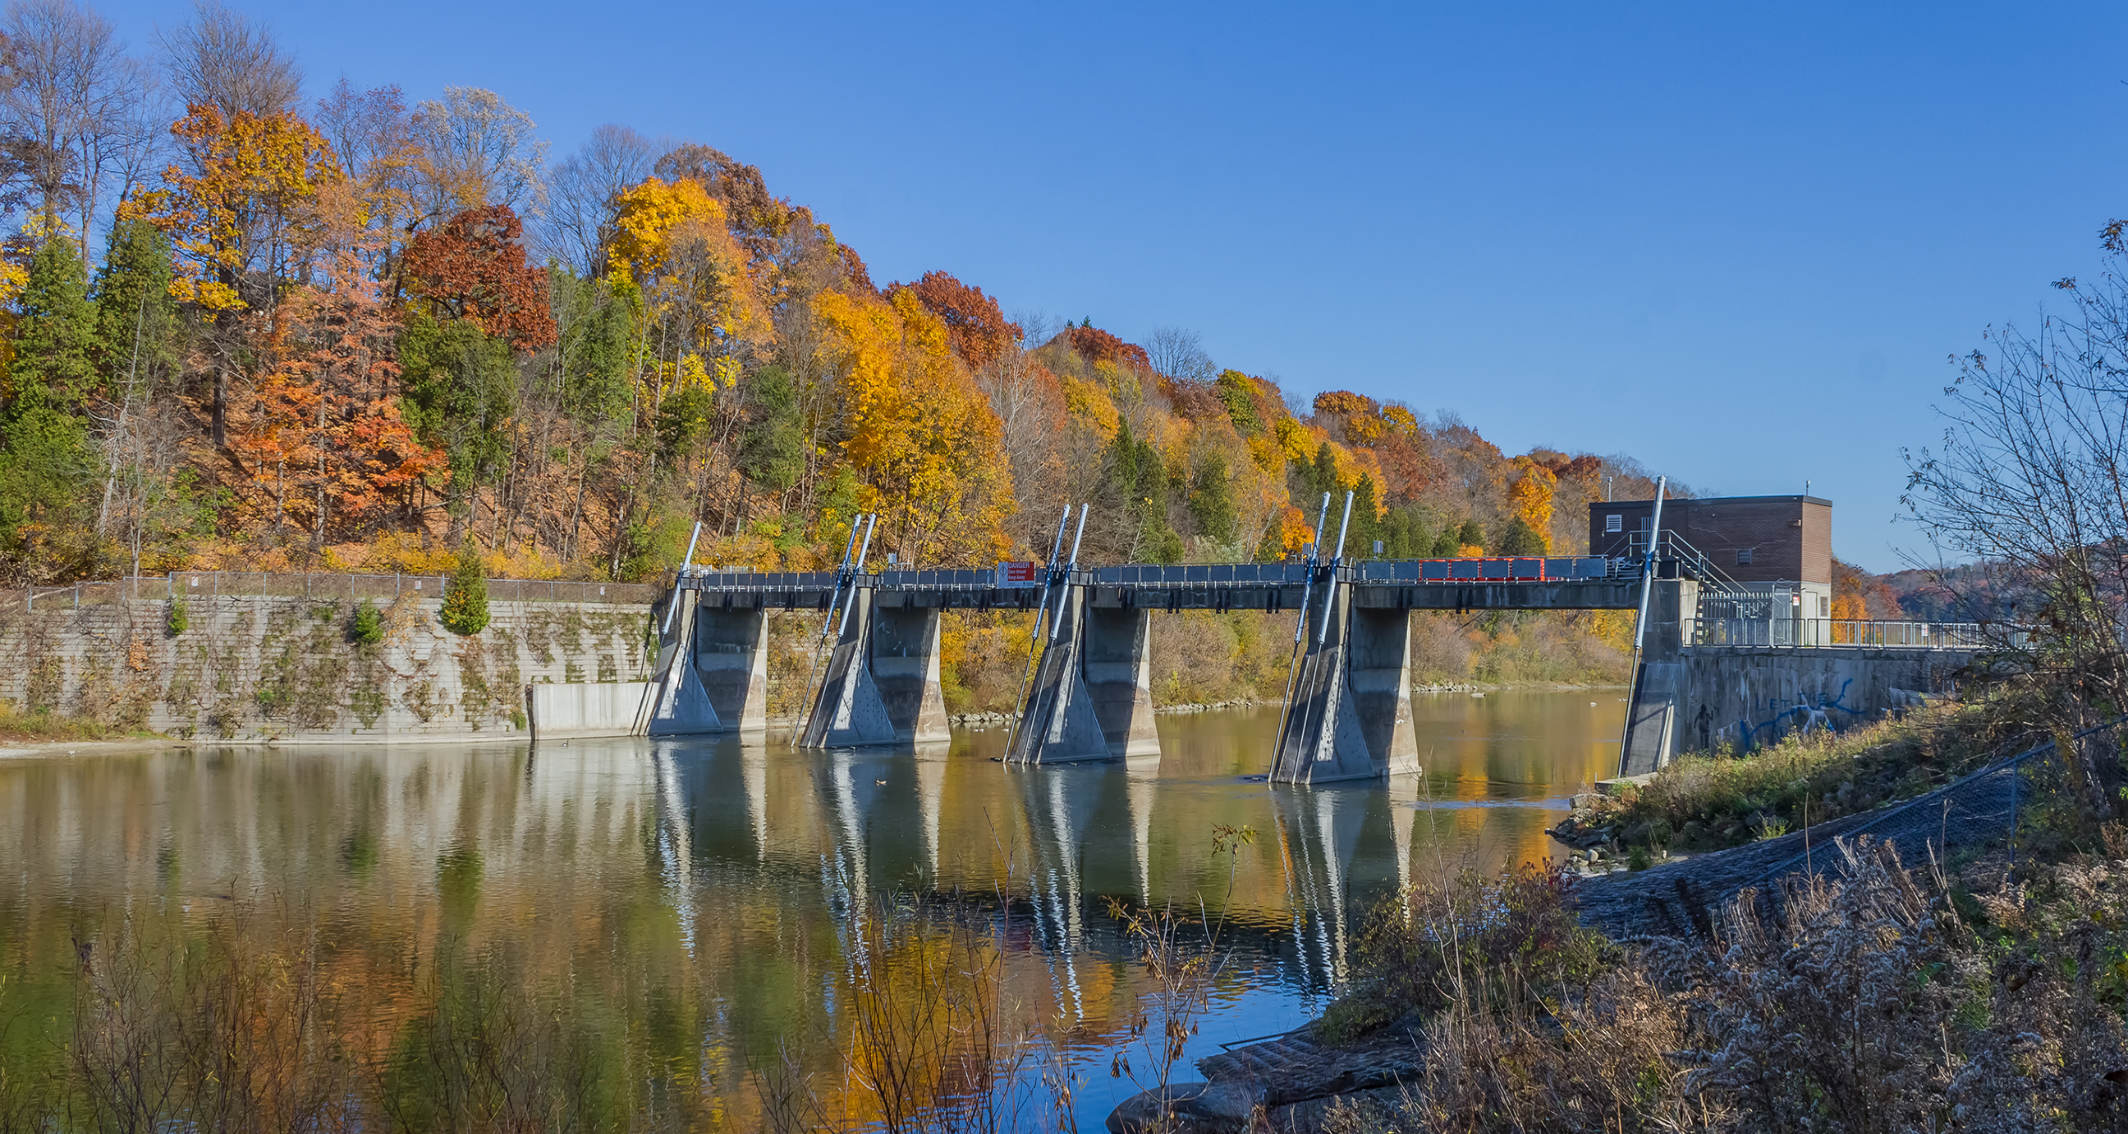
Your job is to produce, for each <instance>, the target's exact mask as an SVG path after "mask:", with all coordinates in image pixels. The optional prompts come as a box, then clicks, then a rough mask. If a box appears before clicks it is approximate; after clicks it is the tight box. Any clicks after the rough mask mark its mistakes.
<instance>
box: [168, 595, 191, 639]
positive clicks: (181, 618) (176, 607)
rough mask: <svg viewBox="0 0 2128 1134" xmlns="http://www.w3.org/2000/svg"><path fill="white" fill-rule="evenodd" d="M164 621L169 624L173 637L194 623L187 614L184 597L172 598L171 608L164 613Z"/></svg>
mask: <svg viewBox="0 0 2128 1134" xmlns="http://www.w3.org/2000/svg"><path fill="white" fill-rule="evenodd" d="M164 622H165V624H166V625H168V626H169V628H170V636H171V637H172V638H175V637H177V636H178V635H179V634H182V633H184V632H185V627H187V626H190V625H191V624H192V621H191V619H190V618H188V617H187V616H186V611H185V600H184V599H181V598H174V599H171V600H170V610H169V612H168V613H167V614H165V615H164Z"/></svg>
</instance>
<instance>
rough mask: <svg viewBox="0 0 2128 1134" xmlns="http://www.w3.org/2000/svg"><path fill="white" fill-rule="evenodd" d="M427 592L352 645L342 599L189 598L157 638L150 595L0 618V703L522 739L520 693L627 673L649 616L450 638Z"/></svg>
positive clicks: (628, 611) (561, 606)
mask: <svg viewBox="0 0 2128 1134" xmlns="http://www.w3.org/2000/svg"><path fill="white" fill-rule="evenodd" d="M442 605H443V604H442V601H441V599H440V597H438V598H429V597H425V596H424V597H420V598H416V597H413V596H411V595H408V596H406V597H402V598H400V599H397V600H393V601H388V602H381V603H378V604H377V609H378V611H379V613H380V614H381V615H382V623H383V639H382V641H380V642H377V643H375V644H367V645H366V644H362V643H358V642H356V641H355V640H354V639H353V636H352V634H351V632H350V631H351V626H352V622H353V618H354V610H355V604H354V603H353V602H350V601H347V600H344V599H343V600H315V599H306V598H285V597H264V596H229V595H225V596H221V597H209V596H199V595H195V596H194V597H193V598H191V599H190V600H188V601H187V603H186V606H185V622H186V626H185V628H184V630H183V631H182V632H179V633H173V632H172V631H171V625H170V604H169V602H168V601H167V600H164V599H161V598H152V599H151V598H141V599H130V598H117V599H112V600H110V601H104V602H98V603H94V604H90V605H84V606H81V607H79V608H75V607H72V606H69V605H68V604H67V603H66V602H65V601H64V600H63V599H54V600H45V601H40V602H39V603H38V604H37V605H36V607H35V608H34V609H24V608H22V607H20V606H16V607H13V608H12V609H7V610H4V611H0V699H4V700H6V701H7V702H9V703H10V704H12V705H13V706H14V707H15V708H16V709H17V710H20V711H30V712H36V711H48V712H56V713H58V714H61V715H64V716H71V717H83V718H89V719H93V720H97V721H100V722H102V723H105V724H108V725H111V726H113V727H116V728H120V729H127V730H135V729H152V730H154V731H156V732H162V733H167V734H169V735H172V736H179V737H201V738H213V739H225V740H298V739H318V740H328V739H329V740H358V741H372V740H380V741H381V740H399V739H414V738H420V739H444V738H460V739H467V740H472V739H493V738H496V737H512V736H522V735H524V730H525V723H526V722H525V695H524V689H525V686H526V685H528V684H532V683H537V682H553V683H557V684H564V683H568V684H576V683H586V682H618V681H641V680H645V679H646V678H647V677H648V673H649V668H650V660H651V659H650V657H649V654H648V652H647V650H646V648H645V643H646V630H647V628H648V621H647V620H648V617H649V612H648V609H647V608H646V607H643V606H639V605H632V604H612V605H606V604H590V603H587V604H581V605H579V604H575V603H568V602H493V601H491V602H490V603H489V607H488V609H489V611H490V614H491V616H492V618H491V621H490V622H489V625H488V627H487V629H485V630H483V631H481V632H480V633H479V634H475V635H473V636H471V637H464V638H461V637H459V636H458V635H456V634H452V633H450V632H449V631H447V630H445V629H444V628H443V627H442V626H441V625H439V624H438V623H437V621H436V614H437V611H438V609H439V608H440V607H441V606H442Z"/></svg>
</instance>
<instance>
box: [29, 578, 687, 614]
mask: <svg viewBox="0 0 2128 1134" xmlns="http://www.w3.org/2000/svg"><path fill="white" fill-rule="evenodd" d="M448 581H449V577H448V576H444V575H366V574H337V573H326V572H316V571H313V572H295V571H287V572H284V571H176V572H172V573H171V574H169V575H141V576H136V577H132V578H125V579H114V580H108V581H103V582H91V583H72V584H69V585H67V586H64V587H31V588H28V589H26V590H12V591H0V609H23V610H38V609H46V608H51V607H60V608H69V609H77V610H78V609H81V608H84V607H95V606H109V605H113V604H117V603H123V602H133V601H144V600H145V601H152V600H156V599H169V598H180V597H182V598H184V599H187V600H188V601H190V600H201V599H209V600H211V599H214V598H219V597H222V596H225V595H226V596H229V597H246V598H289V599H312V600H316V601H359V600H362V599H370V600H372V601H377V602H391V601H394V600H396V599H399V598H401V597H413V598H420V597H423V596H436V597H441V596H442V594H443V588H444V584H445V583H446V582H448ZM665 591H666V587H665V585H664V584H660V583H601V582H595V581H593V582H583V581H576V580H561V579H489V580H488V601H490V602H556V603H572V604H576V605H580V606H581V605H593V604H618V605H624V606H648V605H650V604H651V603H653V602H656V601H657V600H658V599H660V598H662V597H664V594H665Z"/></svg>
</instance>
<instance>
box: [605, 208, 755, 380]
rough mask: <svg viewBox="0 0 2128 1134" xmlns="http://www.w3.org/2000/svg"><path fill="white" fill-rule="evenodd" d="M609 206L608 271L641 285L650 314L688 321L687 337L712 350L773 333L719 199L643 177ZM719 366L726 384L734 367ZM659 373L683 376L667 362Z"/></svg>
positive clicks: (684, 330) (618, 279) (618, 278)
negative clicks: (610, 226) (610, 213)
mask: <svg viewBox="0 0 2128 1134" xmlns="http://www.w3.org/2000/svg"><path fill="white" fill-rule="evenodd" d="M614 209H615V212H614V221H613V236H612V238H611V239H610V240H609V241H608V243H607V246H606V267H607V272H608V274H609V275H610V276H611V277H612V278H613V279H614V281H615V282H617V283H622V284H630V283H632V284H635V285H636V286H638V287H640V288H641V289H642V293H643V299H644V302H645V304H646V305H647V306H648V307H649V308H650V310H651V313H652V314H653V315H654V316H656V317H657V318H660V319H670V320H676V321H678V322H680V323H683V324H685V326H684V327H682V328H681V330H682V333H683V335H684V336H685V338H686V339H687V340H688V341H692V342H697V343H702V344H705V345H708V344H714V346H715V349H717V350H721V349H722V348H723V347H725V346H727V345H729V344H732V343H734V342H737V341H739V340H746V341H749V342H753V343H767V342H770V341H772V340H773V339H774V337H775V335H774V328H773V324H771V323H770V321H769V317H768V311H767V309H766V307H764V306H763V304H762V302H761V298H760V289H759V288H758V287H756V286H755V282H754V280H753V278H752V277H751V276H749V275H748V274H747V270H746V269H747V257H746V252H745V250H743V249H742V248H740V247H739V242H738V241H736V240H734V239H733V238H732V234H731V230H730V229H729V228H728V227H727V226H726V224H725V209H724V205H723V203H722V202H720V201H718V200H716V199H715V198H713V197H711V196H710V195H709V194H708V192H706V191H705V190H704V189H703V188H702V186H701V185H700V184H699V183H697V182H695V181H691V180H684V179H683V180H680V181H664V180H661V179H659V178H656V177H651V178H646V179H644V180H643V182H642V183H641V184H638V185H637V186H635V187H634V188H632V189H629V190H628V191H626V192H624V193H622V194H621V195H620V196H619V197H618V198H616V199H615V201H614ZM697 365H698V366H699V365H701V363H700V360H697ZM711 369H713V370H714V369H717V368H716V367H715V366H714V364H712V365H711ZM723 369H724V371H726V372H728V373H719V375H718V379H719V381H718V383H717V384H719V385H728V384H729V383H726V382H724V381H723V380H722V379H723V378H725V377H727V376H728V374H735V373H736V370H735V369H733V368H732V367H730V366H727V367H725V368H723ZM660 373H661V375H663V376H664V377H666V378H668V379H674V380H677V379H681V378H683V377H684V376H683V375H681V374H680V373H678V371H677V370H675V369H674V368H671V367H666V368H663V369H662V370H661V371H660Z"/></svg>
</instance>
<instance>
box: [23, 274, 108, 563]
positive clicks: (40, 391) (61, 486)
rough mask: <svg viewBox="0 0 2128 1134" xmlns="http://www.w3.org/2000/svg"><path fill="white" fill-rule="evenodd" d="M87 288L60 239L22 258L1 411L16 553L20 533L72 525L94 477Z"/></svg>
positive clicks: (92, 313)
mask: <svg viewBox="0 0 2128 1134" xmlns="http://www.w3.org/2000/svg"><path fill="white" fill-rule="evenodd" d="M87 284H88V281H87V280H86V279H85V278H84V275H83V271H82V265H81V259H80V257H79V256H78V255H76V254H75V250H74V242H73V241H71V240H68V239H67V238H65V237H64V236H54V237H51V238H49V239H47V240H45V242H44V243H43V244H41V245H39V246H38V248H37V251H36V253H35V255H33V256H32V257H31V259H30V265H29V279H28V282H27V284H26V285H25V286H24V288H23V292H22V299H21V303H20V310H21V314H20V316H19V317H18V319H17V321H16V324H15V336H14V340H13V344H12V345H13V351H14V360H13V364H12V366H11V367H10V371H9V375H8V378H9V386H10V387H11V389H10V391H9V396H8V398H7V400H6V403H5V405H4V406H0V449H4V452H0V526H4V527H5V529H6V530H5V533H4V534H5V536H6V537H7V538H8V539H9V540H10V541H11V542H13V543H15V544H16V545H17V547H18V548H19V547H21V546H22V545H23V543H24V542H25V541H26V540H27V539H28V535H27V533H26V532H25V530H24V525H25V524H28V523H32V522H35V523H38V524H40V525H42V526H43V527H44V528H45V529H46V530H47V531H56V530H59V529H62V528H64V527H66V526H67V522H68V517H69V516H70V515H73V518H75V519H77V520H78V518H79V516H78V513H80V512H81V511H82V508H83V505H84V502H85V501H86V500H87V499H88V493H87V492H85V491H84V490H85V487H86V485H87V483H88V482H89V481H90V479H91V478H93V477H94V476H95V472H96V454H95V446H94V445H93V443H92V442H91V441H90V438H89V429H88V418H87V416H86V413H85V409H86V407H85V403H86V401H87V400H88V398H89V397H90V396H91V395H92V394H93V393H94V392H95V390H96V386H97V384H98V380H97V372H96V365H95V360H94V355H95V344H96V310H95V308H94V307H92V306H90V304H89V298H88V286H87ZM47 566H49V565H47Z"/></svg>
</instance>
